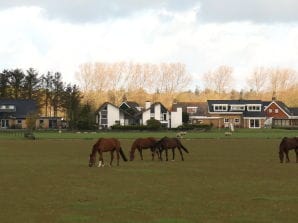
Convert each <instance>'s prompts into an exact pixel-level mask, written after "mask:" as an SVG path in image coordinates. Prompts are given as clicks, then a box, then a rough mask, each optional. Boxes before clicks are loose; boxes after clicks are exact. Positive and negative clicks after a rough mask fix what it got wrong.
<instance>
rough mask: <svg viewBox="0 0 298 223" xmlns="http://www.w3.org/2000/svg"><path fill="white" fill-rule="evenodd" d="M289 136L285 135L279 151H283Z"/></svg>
mask: <svg viewBox="0 0 298 223" xmlns="http://www.w3.org/2000/svg"><path fill="white" fill-rule="evenodd" d="M286 140H287V137H283V139H282V140H281V142H280V144H279V152H283V151H284V149H285V143H286Z"/></svg>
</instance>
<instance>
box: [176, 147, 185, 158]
mask: <svg viewBox="0 0 298 223" xmlns="http://www.w3.org/2000/svg"><path fill="white" fill-rule="evenodd" d="M177 148H178V150H179V152H180V156H181V160H182V161H184V158H183V154H182V150H181V148H180V147H177Z"/></svg>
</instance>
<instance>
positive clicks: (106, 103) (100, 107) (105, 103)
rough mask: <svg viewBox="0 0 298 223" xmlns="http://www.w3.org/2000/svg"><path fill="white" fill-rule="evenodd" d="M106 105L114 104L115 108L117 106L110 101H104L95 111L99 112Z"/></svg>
mask: <svg viewBox="0 0 298 223" xmlns="http://www.w3.org/2000/svg"><path fill="white" fill-rule="evenodd" d="M106 105H112V106H114V107H115V108H118V107H117V106H116V105H114V104H112V103H110V102H104V103H103V104H102V105H101V106H99V108H98V109H97V110H96V112H99V111H100V110H101V109H102V108H103V107H104V106H106Z"/></svg>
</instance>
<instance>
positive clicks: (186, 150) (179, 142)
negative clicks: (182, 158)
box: [177, 139, 189, 153]
mask: <svg viewBox="0 0 298 223" xmlns="http://www.w3.org/2000/svg"><path fill="white" fill-rule="evenodd" d="M177 141H178V144H179V146H180V147H181V148H182V149H183V150H184V151H185V152H186V153H189V151H188V149H186V148H185V147H184V146H183V145H182V143H181V141H180V140H179V139H177Z"/></svg>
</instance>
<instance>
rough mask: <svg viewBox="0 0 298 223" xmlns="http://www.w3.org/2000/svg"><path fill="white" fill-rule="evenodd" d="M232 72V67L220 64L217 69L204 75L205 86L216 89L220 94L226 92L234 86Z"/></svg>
mask: <svg viewBox="0 0 298 223" xmlns="http://www.w3.org/2000/svg"><path fill="white" fill-rule="evenodd" d="M232 72H233V69H232V67H229V66H220V67H218V68H217V69H216V70H215V71H209V72H207V73H205V74H204V75H203V82H204V84H205V87H206V88H209V89H211V90H214V91H216V92H217V93H218V94H222V93H224V92H225V91H226V90H227V89H229V88H231V86H232V83H233V77H232Z"/></svg>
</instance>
